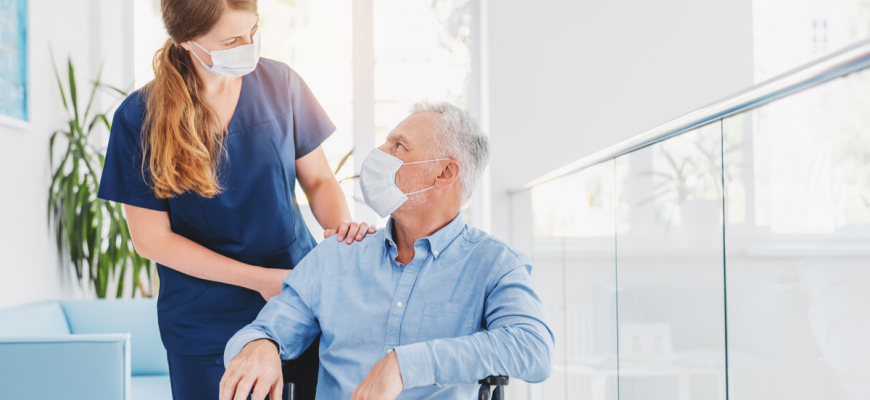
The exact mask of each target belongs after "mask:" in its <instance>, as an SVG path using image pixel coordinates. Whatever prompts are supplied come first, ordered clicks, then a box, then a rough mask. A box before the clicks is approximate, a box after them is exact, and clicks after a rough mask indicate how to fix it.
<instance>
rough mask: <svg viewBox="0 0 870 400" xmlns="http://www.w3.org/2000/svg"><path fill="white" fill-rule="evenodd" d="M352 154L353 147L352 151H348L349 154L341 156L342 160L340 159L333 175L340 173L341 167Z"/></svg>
mask: <svg viewBox="0 0 870 400" xmlns="http://www.w3.org/2000/svg"><path fill="white" fill-rule="evenodd" d="M352 154H353V149H350V151H349V152H347V154H345V155H344V157H342V158H341V161H339V163H338V166H337V167H335V173H333V175H338V171H341V167H344V164H345V163H347V160H348V159H350V156H351V155H352Z"/></svg>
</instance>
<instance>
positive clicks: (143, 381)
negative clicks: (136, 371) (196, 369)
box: [130, 375, 172, 400]
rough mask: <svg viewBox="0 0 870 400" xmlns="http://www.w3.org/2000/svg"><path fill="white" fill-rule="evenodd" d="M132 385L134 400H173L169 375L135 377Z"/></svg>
mask: <svg viewBox="0 0 870 400" xmlns="http://www.w3.org/2000/svg"><path fill="white" fill-rule="evenodd" d="M130 385H131V386H132V392H133V400H172V386H171V385H170V384H169V375H153V376H134V377H133V379H132V382H131V384H130Z"/></svg>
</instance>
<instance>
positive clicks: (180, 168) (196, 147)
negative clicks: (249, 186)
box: [142, 39, 224, 199]
mask: <svg viewBox="0 0 870 400" xmlns="http://www.w3.org/2000/svg"><path fill="white" fill-rule="evenodd" d="M153 67H154V75H155V78H154V80H153V81H151V82H150V83H149V84H148V85H147V86H146V87H145V90H146V91H147V92H148V96H147V98H148V100H147V106H146V114H145V122H144V124H143V126H142V148H143V153H144V154H145V155H146V157H143V159H142V170H143V171H145V162H146V161H145V160H146V159H147V160H148V167H149V169H150V173H151V182H152V186H153V188H154V193H155V195H156V196H157V197H158V198H161V199H165V198H169V197H173V196H176V195H180V194H182V193H185V192H188V191H192V192H196V193H197V194H199V195H200V196H203V197H213V196H215V195H217V194H219V193H220V192H221V190H222V188H221V186H220V184H219V183H218V179H217V178H218V177H217V171H218V168H219V165H220V161H221V158H222V157H223V155H224V135H223V132H222V126H223V125H222V124H221V123H220V121H219V120H218V118H217V113H216V112H215V110H214V108H213V107H212V106H211V105H210V104H209V102H208V101H206V99H205V93H204V88H203V85H202V82H201V81H200V80H199V77H198V75H197V73H196V71H195V70H194V66H193V64H192V61H191V57H190V54H188V53H187V51H185V50H184V49H183V48H182V47H181V46H179V45H176V44H175V43H173V41H172V40H171V39H169V40H167V41H166V43H165V44H164V45H163V47H162V48H161V49H160V50H158V51H157V53H156V54H155V55H154V60H153Z"/></svg>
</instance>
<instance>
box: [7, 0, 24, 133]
mask: <svg viewBox="0 0 870 400" xmlns="http://www.w3.org/2000/svg"><path fill="white" fill-rule="evenodd" d="M0 116H6V117H11V118H14V119H18V120H22V121H27V120H28V116H27V0H0Z"/></svg>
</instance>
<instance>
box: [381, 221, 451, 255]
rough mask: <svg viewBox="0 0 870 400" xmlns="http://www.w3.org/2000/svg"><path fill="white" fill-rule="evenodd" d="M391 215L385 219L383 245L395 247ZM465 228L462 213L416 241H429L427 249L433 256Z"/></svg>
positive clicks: (441, 250) (440, 251)
mask: <svg viewBox="0 0 870 400" xmlns="http://www.w3.org/2000/svg"><path fill="white" fill-rule="evenodd" d="M393 224H394V220H393V217H390V219H389V221H387V226H386V227H385V228H384V229H386V235H384V237H385V239H384V246H392V247H396V242H395V241H394V240H393ZM463 230H465V219H464V218H462V213H461V212H460V213H459V214H457V215H456V217H455V218H453V221H450V223H449V224H447V225H446V226H445V227H443V228H441V229H439V230H438V231H437V232H435V233H433V234H431V235H429V236H427V237H424V238H421V239H420V240H418V241H417V242H420V241H426V242H428V243H429V251H430V252H431V253H432V255H433V256H434V257H435V258H438V256H440V255H441V253H442V252H444V249H445V248H447V246H449V245H450V243H452V242H453V239H456V237H457V236H459V234H460V233H462V231H463Z"/></svg>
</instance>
